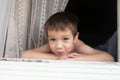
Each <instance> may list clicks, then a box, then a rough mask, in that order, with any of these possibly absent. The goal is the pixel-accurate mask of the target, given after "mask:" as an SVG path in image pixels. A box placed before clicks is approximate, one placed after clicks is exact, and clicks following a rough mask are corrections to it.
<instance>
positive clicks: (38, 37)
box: [0, 0, 68, 58]
mask: <svg viewBox="0 0 120 80" xmlns="http://www.w3.org/2000/svg"><path fill="white" fill-rule="evenodd" d="M67 3H68V0H0V10H1V13H0V51H1V52H0V57H1V58H3V57H5V58H19V57H20V53H21V52H23V51H24V50H26V49H30V48H36V47H39V46H41V45H42V44H44V43H45V42H46V37H45V33H44V30H43V25H44V23H45V21H46V20H47V19H48V17H49V16H50V15H52V14H53V13H55V12H58V11H64V9H65V7H66V5H67Z"/></svg>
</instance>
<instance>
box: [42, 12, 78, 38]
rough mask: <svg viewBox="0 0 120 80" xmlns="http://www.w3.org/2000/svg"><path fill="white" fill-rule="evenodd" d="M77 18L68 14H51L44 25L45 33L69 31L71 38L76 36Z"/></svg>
mask: <svg viewBox="0 0 120 80" xmlns="http://www.w3.org/2000/svg"><path fill="white" fill-rule="evenodd" d="M77 24H78V18H77V17H76V16H75V15H73V14H71V13H69V12H58V13H55V14H53V15H52V16H51V17H50V18H49V19H48V20H47V21H46V23H45V28H44V29H45V31H46V34H47V35H48V31H54V30H55V31H59V30H60V31H63V30H65V29H66V28H68V29H69V30H71V32H72V34H73V37H75V35H76V34H77Z"/></svg>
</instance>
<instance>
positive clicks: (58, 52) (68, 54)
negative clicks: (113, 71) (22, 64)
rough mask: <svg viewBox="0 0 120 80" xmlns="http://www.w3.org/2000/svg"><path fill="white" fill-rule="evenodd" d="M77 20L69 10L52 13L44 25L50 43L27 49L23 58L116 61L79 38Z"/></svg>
mask: <svg viewBox="0 0 120 80" xmlns="http://www.w3.org/2000/svg"><path fill="white" fill-rule="evenodd" d="M77 22H78V19H77V17H76V16H74V15H72V14H70V13H67V12H58V13H56V14H54V15H52V16H51V17H50V18H49V19H48V20H47V21H46V23H45V25H44V27H45V28H44V29H45V31H46V35H47V37H48V43H47V44H45V45H43V46H41V47H40V48H36V49H31V50H27V51H25V52H24V53H23V54H22V55H21V58H29V59H54V60H57V59H62V60H63V59H64V60H89V61H114V60H113V57H112V56H111V55H110V54H109V53H107V52H104V51H99V50H96V49H93V48H91V47H90V46H88V45H86V44H85V43H83V42H82V41H80V40H78V36H79V33H78V32H77Z"/></svg>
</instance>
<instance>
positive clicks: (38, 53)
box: [21, 44, 58, 59]
mask: <svg viewBox="0 0 120 80" xmlns="http://www.w3.org/2000/svg"><path fill="white" fill-rule="evenodd" d="M21 58H26V59H57V58H58V57H57V56H56V55H54V54H52V52H51V51H50V49H49V46H48V44H45V45H43V46H41V47H40V48H36V49H30V50H26V51H24V52H23V53H22V54H21Z"/></svg>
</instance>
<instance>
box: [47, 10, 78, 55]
mask: <svg viewBox="0 0 120 80" xmlns="http://www.w3.org/2000/svg"><path fill="white" fill-rule="evenodd" d="M77 21H78V19H77V17H76V16H74V15H72V14H70V13H67V12H58V13H56V14H54V15H52V16H51V17H50V18H49V19H48V20H47V21H46V23H45V31H46V33H47V36H48V44H49V47H50V49H51V51H52V52H53V53H54V54H56V55H58V56H63V55H67V54H68V53H70V52H72V51H74V44H75V42H76V41H77V39H78V32H77Z"/></svg>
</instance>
